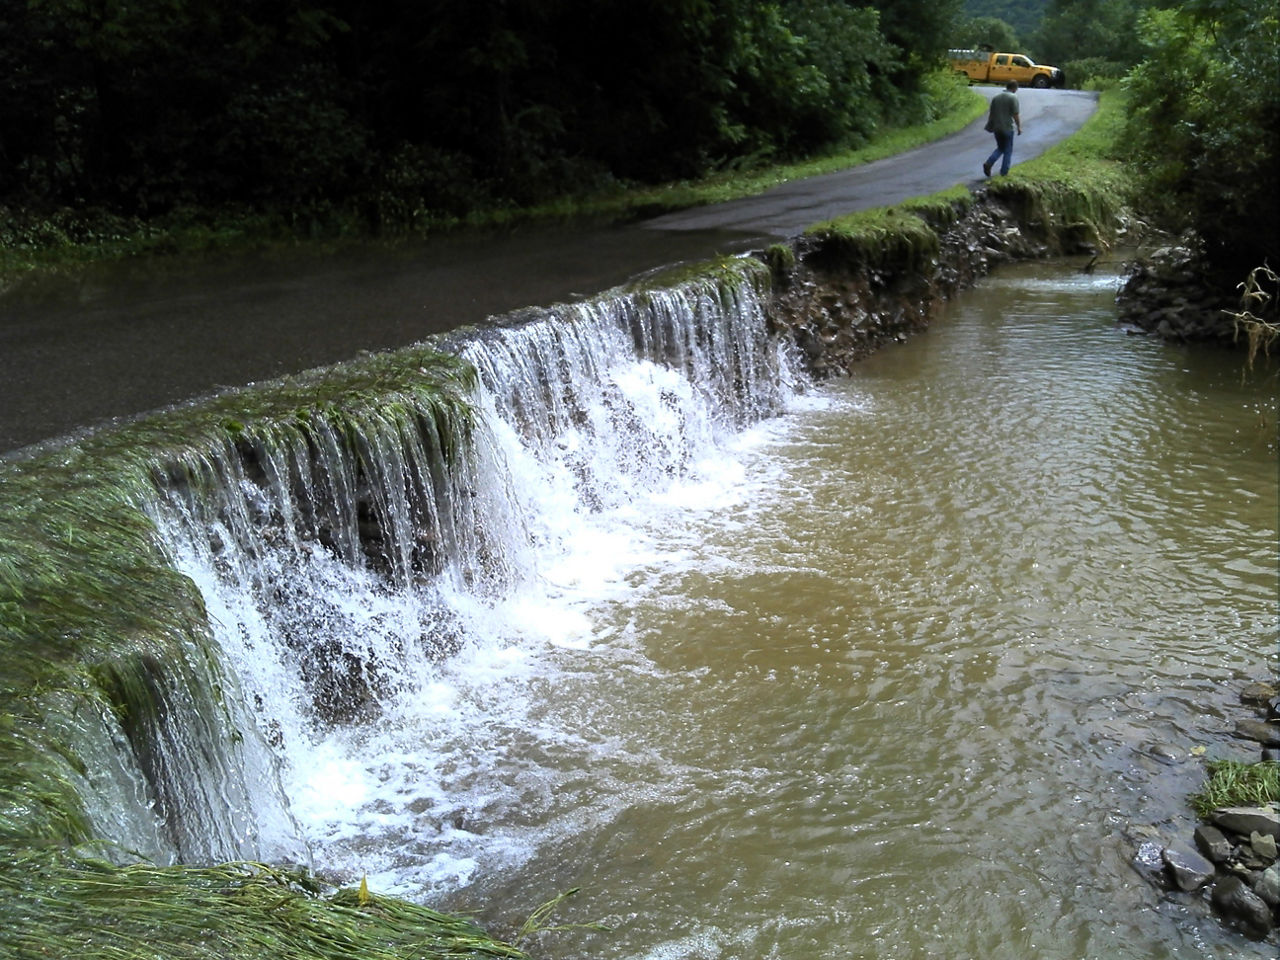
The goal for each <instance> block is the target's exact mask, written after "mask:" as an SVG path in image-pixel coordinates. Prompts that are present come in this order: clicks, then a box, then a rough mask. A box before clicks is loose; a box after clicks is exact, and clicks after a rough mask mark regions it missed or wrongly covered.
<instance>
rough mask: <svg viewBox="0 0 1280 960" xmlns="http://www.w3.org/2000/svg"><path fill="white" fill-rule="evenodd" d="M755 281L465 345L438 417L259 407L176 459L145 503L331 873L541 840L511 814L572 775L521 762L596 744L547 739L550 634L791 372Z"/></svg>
mask: <svg viewBox="0 0 1280 960" xmlns="http://www.w3.org/2000/svg"><path fill="white" fill-rule="evenodd" d="M763 282H764V271H763V269H762V268H761V267H760V265H759V264H756V263H755V262H754V261H748V260H743V261H739V262H738V263H736V264H734V265H732V266H731V267H729V268H725V269H724V270H723V271H722V275H721V276H716V277H708V276H703V277H700V278H695V279H693V280H691V281H688V282H685V283H682V284H679V285H676V286H673V287H669V288H654V289H643V290H635V291H615V292H614V293H612V294H609V295H606V296H604V297H601V298H599V299H597V300H593V301H590V302H586V303H581V304H574V305H566V306H560V307H555V308H551V309H547V310H538V311H530V312H527V313H525V314H523V315H521V316H520V317H518V318H513V320H512V322H509V323H506V324H503V325H500V326H495V327H492V328H487V329H484V330H481V331H472V332H469V333H467V334H465V335H462V334H457V335H452V336H450V337H447V338H443V339H442V341H441V344H440V345H441V346H443V347H445V348H447V349H451V350H453V351H455V352H456V353H457V354H458V355H459V356H460V357H462V358H463V359H464V360H465V361H467V362H468V363H469V364H471V365H472V366H473V367H474V368H475V370H476V372H477V377H476V380H477V383H476V385H475V388H474V390H473V391H472V392H470V393H469V394H467V395H466V396H465V397H463V398H462V402H461V403H459V404H455V405H446V406H447V407H448V415H443V414H442V413H441V410H440V409H438V408H435V409H427V408H424V406H423V405H422V403H421V402H419V401H416V400H415V399H414V398H412V397H409V398H406V397H397V398H394V399H393V400H392V401H385V400H384V402H381V403H378V402H374V403H371V404H365V405H363V406H362V407H361V408H360V410H358V411H353V410H350V409H344V410H343V411H341V414H340V415H337V414H335V415H333V416H331V417H324V416H310V417H304V418H293V419H287V420H283V421H280V420H277V421H273V422H271V423H269V424H253V423H251V424H248V425H246V426H245V427H244V429H243V432H242V433H241V434H240V435H238V436H237V437H236V438H235V439H234V440H232V441H228V442H227V443H225V444H223V445H222V446H220V447H218V448H216V449H209V448H205V449H199V450H198V451H196V452H193V453H192V454H191V455H189V456H188V457H186V458H185V459H183V460H181V461H180V462H178V463H176V464H174V465H171V467H170V469H169V470H168V471H167V472H166V473H165V475H164V482H163V483H162V484H161V486H162V490H163V494H164V496H163V497H162V499H161V500H160V501H159V502H158V503H157V504H156V506H155V508H154V511H153V512H154V515H155V517H156V519H157V523H158V525H159V527H160V528H161V529H162V531H163V534H164V538H165V541H166V543H167V548H168V550H169V551H170V553H171V554H172V556H173V558H174V562H175V564H176V565H177V566H178V568H179V569H181V570H182V571H183V572H184V573H186V574H187V575H188V576H190V577H191V578H192V579H193V580H194V581H195V583H196V584H197V585H198V586H199V588H200V591H201V593H202V595H203V596H204V598H205V603H206V605H207V608H208V611H209V616H210V621H211V623H213V624H214V628H215V632H216V635H217V639H218V643H219V645H220V647H221V649H222V651H223V655H224V657H225V658H226V661H227V664H228V668H229V670H230V671H231V672H233V673H234V675H235V676H236V678H237V682H238V685H239V689H240V696H241V698H242V700H243V704H244V707H245V710H246V712H247V714H248V715H250V716H252V717H253V725H254V727H255V728H256V732H257V737H258V738H259V740H260V741H261V742H263V743H265V744H269V745H270V747H271V748H272V750H273V752H274V755H275V756H276V757H277V758H278V761H279V764H280V782H281V785H282V790H283V794H284V795H285V796H287V797H288V799H289V808H290V811H291V813H292V815H294V816H296V817H297V818H298V820H299V821H300V822H301V830H302V833H303V834H304V835H305V838H306V840H307V841H308V842H309V843H310V844H312V845H313V846H314V847H315V848H317V849H318V850H319V851H320V856H319V857H318V858H317V859H318V862H320V863H322V864H324V865H327V866H329V867H330V868H331V869H335V870H338V871H342V870H348V871H355V870H359V871H361V872H368V873H369V874H370V875H371V876H373V875H376V874H377V871H378V869H379V868H380V867H381V868H382V869H384V870H385V871H386V877H384V879H385V880H386V881H387V883H390V884H393V885H395V884H401V885H403V884H408V885H409V886H412V887H417V888H421V887H422V886H424V885H428V886H429V885H432V884H440V883H444V884H448V883H457V882H460V881H462V880H465V879H466V878H468V877H469V876H470V875H471V874H472V872H473V871H474V870H475V869H477V866H478V864H479V863H480V862H481V861H484V862H487V863H493V862H498V861H502V860H503V859H504V858H506V859H510V858H518V857H520V856H524V855H527V849H528V846H529V844H528V843H527V842H525V841H524V840H521V839H520V837H519V834H520V830H519V828H518V826H516V827H515V828H512V824H513V823H515V824H517V825H518V824H519V823H520V822H522V817H521V815H520V813H519V810H520V808H521V807H522V806H528V807H539V808H541V807H545V805H546V804H547V802H548V800H547V797H548V796H549V794H550V792H554V785H552V784H548V783H546V782H544V781H541V780H540V779H539V777H540V774H539V773H537V772H536V771H535V770H534V768H535V767H536V766H537V765H536V764H533V765H530V764H529V762H528V761H527V759H524V758H522V757H521V756H520V754H521V751H522V750H529V751H532V752H533V753H539V752H545V751H557V750H569V751H582V750H588V749H595V748H597V746H598V745H595V746H589V745H585V744H581V743H576V744H575V743H572V742H566V741H565V739H564V736H565V735H564V733H563V731H561V730H559V729H558V728H554V725H552V728H554V729H552V728H548V729H546V730H543V731H541V732H540V723H539V720H538V719H537V717H536V716H535V713H536V710H534V708H533V706H532V705H533V704H535V703H536V693H535V692H534V691H535V689H536V687H537V685H538V684H539V683H542V682H547V681H546V677H545V675H543V674H542V667H541V666H540V665H539V660H538V657H539V655H540V651H543V650H546V649H554V648H569V649H574V648H584V647H587V646H589V645H590V642H591V633H592V624H591V619H590V604H591V603H592V602H595V601H598V600H599V599H600V597H601V596H603V595H605V594H607V593H608V592H609V591H621V590H625V588H626V584H625V576H626V573H627V571H628V570H629V569H632V568H634V567H635V565H636V564H638V563H640V562H642V561H643V560H644V559H645V554H644V544H643V542H642V538H641V537H639V536H638V534H637V532H636V531H637V529H638V526H639V525H638V524H637V522H636V521H637V518H638V517H641V516H643V515H646V513H651V512H652V511H653V510H663V509H670V504H671V498H672V496H673V490H678V489H687V488H689V487H690V485H696V483H697V482H698V480H699V478H700V477H703V476H704V475H707V474H708V471H711V470H712V467H711V465H712V464H713V463H714V462H716V461H717V459H718V458H722V456H723V449H724V445H725V444H726V442H728V441H729V440H730V439H731V438H732V437H733V436H735V435H736V434H737V433H738V432H739V431H741V430H742V429H743V428H745V427H747V426H749V425H751V424H753V423H757V422H759V421H760V420H762V419H763V418H766V417H769V416H771V415H773V414H775V413H777V412H779V411H780V410H781V409H782V407H783V405H784V404H785V402H786V400H787V398H788V396H790V395H791V394H792V393H793V392H794V391H795V389H796V384H797V383H798V381H799V378H798V376H797V375H796V374H795V373H793V371H792V366H791V364H790V363H789V362H788V360H787V358H786V356H785V354H784V350H783V348H782V346H781V345H780V344H779V342H778V341H777V340H776V339H775V338H773V337H772V336H771V335H770V333H769V330H768V326H767V322H766V318H765V315H764V310H763V307H762V302H761V292H760V287H761V285H762V284H763ZM495 697H498V698H503V699H506V700H508V701H510V703H509V704H508V705H507V707H505V708H504V709H500V710H493V709H492V707H493V706H494V703H493V698H495ZM511 704H515V706H514V707H512V706H511ZM521 704H523V706H521ZM540 738H542V739H540ZM571 739H572V738H571ZM264 802H265V800H264ZM277 822H278V823H279V824H280V829H281V830H282V831H284V832H286V833H287V832H288V831H287V829H286V827H287V823H286V821H285V820H284V819H280V818H277ZM498 822H503V823H505V824H506V825H507V829H506V830H505V832H504V833H503V834H502V836H495V835H492V830H493V825H494V824H495V823H498ZM578 826H580V825H578ZM566 829H569V827H568V826H566ZM575 829H576V828H575ZM264 839H265V840H268V841H271V842H275V843H277V844H282V845H283V844H287V838H286V837H279V836H277V837H275V838H271V837H264ZM384 886H385V884H384Z"/></svg>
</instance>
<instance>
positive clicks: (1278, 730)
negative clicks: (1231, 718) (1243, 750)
mask: <svg viewBox="0 0 1280 960" xmlns="http://www.w3.org/2000/svg"><path fill="white" fill-rule="evenodd" d="M1235 735H1236V736H1237V737H1239V738H1240V739H1241V740H1254V741H1256V742H1258V743H1260V744H1262V745H1263V746H1264V747H1280V723H1272V722H1271V721H1270V720H1237V721H1236V729H1235Z"/></svg>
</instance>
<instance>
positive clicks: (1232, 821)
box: [1210, 807, 1280, 838]
mask: <svg viewBox="0 0 1280 960" xmlns="http://www.w3.org/2000/svg"><path fill="white" fill-rule="evenodd" d="M1210 819H1211V820H1212V821H1213V822H1214V824H1215V825H1217V826H1219V827H1221V828H1222V829H1224V830H1230V831H1231V832H1232V833H1238V834H1240V835H1241V836H1245V837H1247V836H1249V835H1250V834H1252V833H1253V832H1254V831H1255V830H1256V831H1257V832H1258V833H1265V834H1269V835H1270V836H1272V837H1277V838H1280V814H1278V813H1276V811H1275V810H1274V809H1273V808H1271V807H1220V808H1218V809H1217V810H1215V811H1213V814H1212V816H1211V817H1210Z"/></svg>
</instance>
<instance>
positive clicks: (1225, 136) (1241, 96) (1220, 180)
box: [1127, 0, 1280, 282]
mask: <svg viewBox="0 0 1280 960" xmlns="http://www.w3.org/2000/svg"><path fill="white" fill-rule="evenodd" d="M1139 34H1140V38H1141V43H1142V48H1143V52H1144V54H1145V59H1144V60H1143V62H1142V63H1141V64H1140V65H1139V66H1138V67H1137V68H1136V69H1135V70H1134V71H1133V72H1132V74H1131V75H1130V78H1129V80H1128V84H1129V87H1130V90H1131V93H1132V97H1131V103H1132V109H1131V114H1130V120H1129V127H1128V131H1127V140H1128V142H1129V145H1130V147H1131V149H1132V152H1133V156H1134V158H1135V159H1136V160H1137V162H1138V163H1139V164H1140V165H1141V167H1142V170H1143V173H1144V175H1145V177H1146V180H1147V183H1148V184H1149V195H1150V197H1151V198H1152V200H1153V201H1158V202H1160V203H1163V205H1164V206H1165V207H1166V208H1167V209H1168V210H1169V211H1172V212H1173V213H1174V214H1175V215H1176V216H1177V217H1178V218H1179V219H1182V218H1186V219H1187V220H1188V221H1189V223H1190V224H1191V225H1193V226H1194V227H1195V228H1196V230H1197V232H1198V233H1199V235H1200V236H1201V238H1202V239H1203V241H1204V244H1205V254H1206V256H1207V259H1208V261H1209V264H1210V266H1212V267H1213V268H1216V269H1217V270H1218V271H1219V272H1220V273H1221V274H1223V275H1224V276H1225V277H1226V278H1227V279H1232V280H1233V282H1239V281H1240V280H1242V279H1243V277H1244V275H1245V274H1246V273H1248V272H1249V270H1250V269H1252V268H1253V267H1255V266H1258V265H1259V264H1261V263H1263V262H1264V261H1269V262H1270V263H1271V265H1272V266H1275V265H1277V264H1280V236H1278V235H1277V229H1278V226H1277V225H1278V224H1280V190H1278V189H1277V184H1276V167H1275V163H1276V156H1277V149H1276V148H1277V146H1278V145H1280V12H1278V11H1277V9H1276V6H1275V4H1274V3H1273V2H1271V0H1193V2H1189V3H1185V4H1182V5H1179V6H1177V7H1174V8H1171V9H1166V10H1157V9H1153V10H1150V11H1148V12H1147V13H1146V14H1145V15H1144V16H1143V17H1142V18H1141V20H1140V22H1139Z"/></svg>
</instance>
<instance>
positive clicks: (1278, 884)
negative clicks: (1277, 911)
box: [1253, 866, 1280, 907]
mask: <svg viewBox="0 0 1280 960" xmlns="http://www.w3.org/2000/svg"><path fill="white" fill-rule="evenodd" d="M1253 892H1254V893H1256V894H1257V895H1258V896H1259V897H1261V898H1262V899H1263V900H1264V901H1266V902H1267V903H1269V904H1271V906H1273V907H1280V866H1271V867H1267V869H1265V870H1263V871H1262V876H1261V877H1260V878H1258V882H1257V883H1255V884H1254V885H1253Z"/></svg>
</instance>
